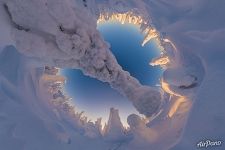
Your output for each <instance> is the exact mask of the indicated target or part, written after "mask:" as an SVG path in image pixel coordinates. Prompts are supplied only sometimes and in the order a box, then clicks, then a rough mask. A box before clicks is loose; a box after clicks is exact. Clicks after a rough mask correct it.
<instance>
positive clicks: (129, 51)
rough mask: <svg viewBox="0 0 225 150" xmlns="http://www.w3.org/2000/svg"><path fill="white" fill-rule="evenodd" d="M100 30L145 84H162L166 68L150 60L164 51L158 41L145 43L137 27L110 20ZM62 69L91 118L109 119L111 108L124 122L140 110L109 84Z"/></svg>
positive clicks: (72, 92)
mask: <svg viewBox="0 0 225 150" xmlns="http://www.w3.org/2000/svg"><path fill="white" fill-rule="evenodd" d="M98 30H99V31H100V32H101V33H102V35H103V37H104V39H105V40H106V41H107V42H108V43H110V45H111V51H112V52H113V54H114V55H115V57H116V59H117V61H118V63H119V64H120V65H121V66H122V68H123V69H124V70H126V71H128V72H130V74H131V75H132V76H134V77H135V78H137V79H138V80H139V81H140V82H141V83H142V84H144V85H150V86H156V85H157V84H158V83H159V78H160V76H161V74H162V70H161V69H160V68H159V67H152V66H150V65H149V62H150V60H151V59H152V58H154V57H156V56H159V54H160V51H159V49H157V46H156V43H154V42H149V43H148V44H146V45H145V46H144V47H142V46H141V43H142V41H143V39H144V36H143V34H141V32H140V30H139V29H138V27H137V26H135V25H132V24H124V25H122V24H120V23H119V22H107V23H104V24H100V25H99V26H98ZM61 72H62V74H63V75H65V76H66V77H67V82H66V87H65V88H66V91H67V92H68V94H69V95H70V96H71V97H73V99H74V101H75V105H76V106H77V108H78V109H79V110H84V111H85V112H86V114H87V115H88V116H89V117H90V118H93V119H95V118H97V117H103V121H105V120H107V118H108V112H109V108H110V107H115V108H118V109H119V111H120V115H121V119H122V121H123V122H124V123H125V122H126V118H127V116H128V115H129V114H131V113H137V111H136V110H135V109H134V108H133V106H132V104H131V103H130V101H128V100H127V99H126V98H124V97H123V96H122V95H120V94H119V93H118V92H117V91H115V90H113V89H111V88H110V86H109V85H108V84H107V83H102V82H101V81H98V80H96V79H93V78H90V77H87V76H84V75H83V74H82V72H81V71H79V70H71V69H64V70H62V71H61Z"/></svg>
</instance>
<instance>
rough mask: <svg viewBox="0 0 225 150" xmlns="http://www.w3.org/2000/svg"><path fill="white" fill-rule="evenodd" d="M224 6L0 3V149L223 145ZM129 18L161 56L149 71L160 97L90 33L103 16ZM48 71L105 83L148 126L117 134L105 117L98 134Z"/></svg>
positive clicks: (57, 0)
mask: <svg viewBox="0 0 225 150" xmlns="http://www.w3.org/2000/svg"><path fill="white" fill-rule="evenodd" d="M224 5H225V3H224V2H223V1H210V0H200V1H195V0H189V1H186V0H179V1H178V0H171V1H166V0H141V1H136V0H130V1H122V0H108V1H103V0H96V1H95V0H90V1H86V0H64V1H62V0H0V33H1V35H0V104H1V105H0V108H1V109H0V122H1V123H0V147H1V148H4V149H6V150H15V149H18V150H22V149H23V150H32V149H40V150H43V149H54V150H64V149H65V150H72V149H83V150H92V149H97V150H106V149H109V150H140V149H141V150H149V149H153V150H167V149H171V150H180V149H182V150H190V149H193V150H194V149H198V147H197V143H198V142H200V141H202V140H205V139H210V140H220V141H225V136H224V135H225V128H224V126H225V119H224V114H225V112H224V109H223V106H224V100H223V98H224V97H225V95H224V89H225V80H223V78H224V75H225V71H224V69H223V68H224V65H225V62H224V56H225V51H224V47H225V44H224V39H225V37H224V35H225V34H223V33H224V32H225V29H224V25H225V19H224V15H223V12H224ZM127 12H132V13H133V14H134V15H135V16H141V17H142V18H143V19H144V20H145V23H146V24H145V25H143V26H141V28H142V31H145V30H144V29H145V28H147V27H148V26H149V27H154V29H155V31H156V30H157V31H158V32H159V33H160V35H158V34H157V35H158V36H160V41H159V42H160V43H159V44H161V46H162V47H163V53H162V56H160V57H159V58H156V59H154V60H153V61H152V62H151V63H150V64H151V65H161V66H163V67H164V68H165V69H166V70H165V72H164V74H163V77H162V81H161V87H162V90H158V89H157V90H156V89H155V88H152V87H147V86H143V85H141V84H140V83H139V81H138V80H136V79H135V78H133V77H132V76H130V74H129V73H128V72H126V71H124V70H122V68H121V66H120V65H119V64H118V63H117V61H116V59H115V57H114V56H113V54H112V53H111V52H110V47H109V45H108V44H107V43H106V42H104V40H103V38H102V37H101V35H100V33H99V32H98V31H97V30H96V23H97V19H98V17H99V16H100V15H101V14H104V13H107V15H108V16H110V15H112V14H126V13H127ZM153 25H154V26H153ZM149 31H152V30H149ZM149 33H150V32H149ZM154 33H155V32H154ZM153 37H154V36H153ZM149 38H151V36H147V37H146V40H147V41H148V39H149ZM7 45H14V46H15V47H16V49H15V48H13V47H12V46H11V47H6V46H7ZM52 66H53V67H52ZM55 67H69V68H77V69H81V70H82V71H83V72H84V74H86V75H89V76H91V77H94V78H97V79H98V80H101V81H103V82H108V83H109V84H110V85H111V87H112V88H115V89H116V90H118V91H119V92H120V93H122V94H123V95H124V96H127V97H128V98H129V99H130V100H131V102H132V103H133V104H134V107H135V108H136V109H137V110H138V111H139V112H140V113H142V114H145V115H146V116H148V118H141V117H140V116H138V115H136V114H131V115H130V116H129V117H128V120H127V121H128V124H129V126H130V127H129V128H124V127H123V125H122V123H121V121H120V118H119V113H118V110H116V109H114V108H112V109H111V111H110V115H109V116H110V117H109V121H108V123H107V124H106V126H105V127H103V126H102V124H101V119H100V118H99V119H98V120H96V121H95V122H92V121H90V120H88V117H86V116H83V112H77V111H76V107H75V106H74V104H73V103H72V101H71V99H70V98H69V97H67V96H66V95H65V94H64V93H63V84H64V82H65V79H64V78H63V77H62V76H59V75H57V71H58V70H57V68H55ZM216 148H217V149H224V145H222V146H220V147H216Z"/></svg>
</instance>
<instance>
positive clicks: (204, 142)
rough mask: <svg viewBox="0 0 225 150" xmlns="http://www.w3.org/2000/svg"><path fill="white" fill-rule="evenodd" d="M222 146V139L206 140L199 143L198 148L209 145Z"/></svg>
mask: <svg viewBox="0 0 225 150" xmlns="http://www.w3.org/2000/svg"><path fill="white" fill-rule="evenodd" d="M217 146H222V141H220V140H205V141H200V142H198V143H197V147H198V148H209V147H217Z"/></svg>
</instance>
